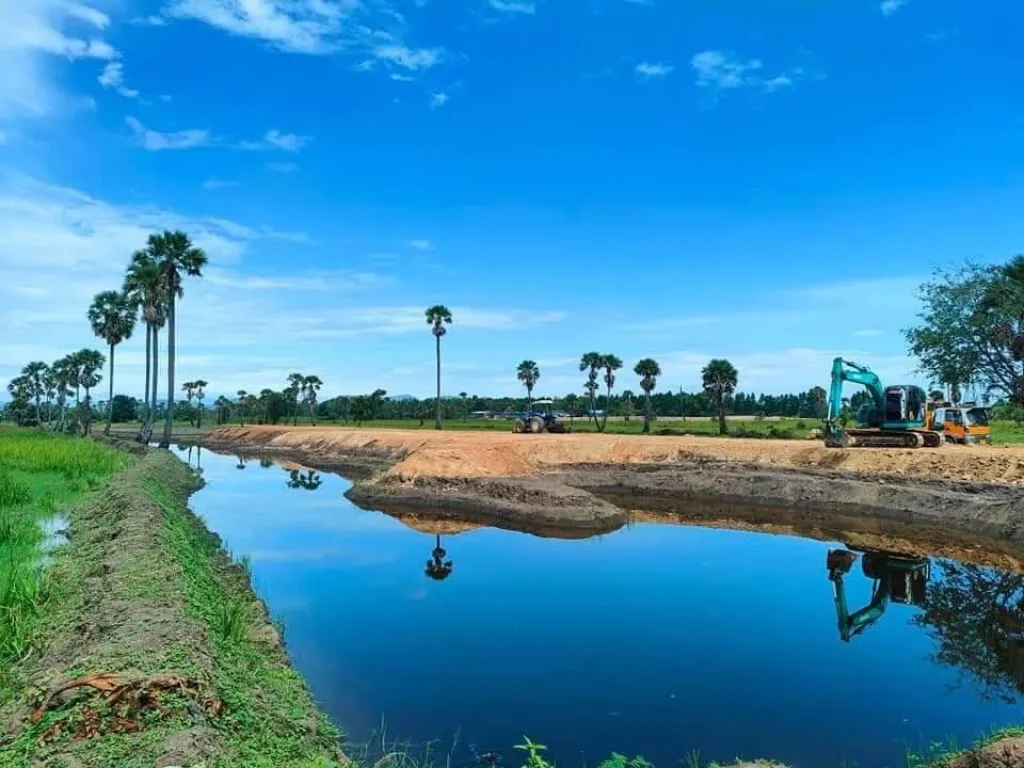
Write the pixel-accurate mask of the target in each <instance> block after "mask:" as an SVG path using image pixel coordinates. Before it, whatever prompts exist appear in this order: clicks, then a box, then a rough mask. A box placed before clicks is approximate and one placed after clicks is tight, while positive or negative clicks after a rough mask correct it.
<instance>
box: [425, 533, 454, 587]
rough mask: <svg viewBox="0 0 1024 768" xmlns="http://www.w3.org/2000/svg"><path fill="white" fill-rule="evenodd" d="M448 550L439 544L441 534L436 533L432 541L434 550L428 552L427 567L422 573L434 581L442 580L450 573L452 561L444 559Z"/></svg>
mask: <svg viewBox="0 0 1024 768" xmlns="http://www.w3.org/2000/svg"><path fill="white" fill-rule="evenodd" d="M447 556H448V551H447V550H446V549H445V548H444V547H442V546H441V534H437V536H436V539H435V541H434V551H433V552H431V553H430V559H429V560H427V569H426V570H425V571H424V573H425V574H426V575H427V576H428V577H429V578H431V579H433V580H434V581H444V580H445V579H447V578H448V577H449V576H451V575H452V567H453V566H452V561H451V560H445V558H446V557H447Z"/></svg>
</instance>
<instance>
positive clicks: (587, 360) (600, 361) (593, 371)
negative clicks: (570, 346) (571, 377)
mask: <svg viewBox="0 0 1024 768" xmlns="http://www.w3.org/2000/svg"><path fill="white" fill-rule="evenodd" d="M603 367H604V355H602V354H601V353H600V352H587V353H585V354H584V355H583V357H581V358H580V370H581V371H586V372H587V381H586V383H585V384H584V385H583V389H585V390H586V392H587V397H588V398H589V400H590V414H589V415H590V418H591V419H593V420H594V426H595V427H596V426H597V390H598V384H597V377H598V374H599V373H600V371H601V368H603Z"/></svg>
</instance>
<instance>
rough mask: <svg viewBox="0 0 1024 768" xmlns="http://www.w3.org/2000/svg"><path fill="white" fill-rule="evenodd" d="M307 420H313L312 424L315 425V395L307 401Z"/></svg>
mask: <svg viewBox="0 0 1024 768" xmlns="http://www.w3.org/2000/svg"><path fill="white" fill-rule="evenodd" d="M309 420H310V421H311V422H313V426H314V427H315V426H316V397H313V398H312V399H311V400H310V401H309Z"/></svg>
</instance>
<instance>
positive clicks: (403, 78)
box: [390, 72, 416, 83]
mask: <svg viewBox="0 0 1024 768" xmlns="http://www.w3.org/2000/svg"><path fill="white" fill-rule="evenodd" d="M390 77H391V79H392V80H397V81H398V82H400V83H412V82H414V81H415V80H416V78H415V77H411V76H409V75H403V74H402V73H401V72H392V73H391V75H390Z"/></svg>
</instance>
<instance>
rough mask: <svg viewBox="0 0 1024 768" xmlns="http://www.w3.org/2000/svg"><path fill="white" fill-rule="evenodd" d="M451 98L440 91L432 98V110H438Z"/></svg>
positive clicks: (432, 95)
mask: <svg viewBox="0 0 1024 768" xmlns="http://www.w3.org/2000/svg"><path fill="white" fill-rule="evenodd" d="M448 99H449V96H448V94H447V93H445V92H444V91H438V92H437V93H434V94H431V96H430V108H431V109H437V108H438V107H443V106H444V105H445V104H447V103H448Z"/></svg>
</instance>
